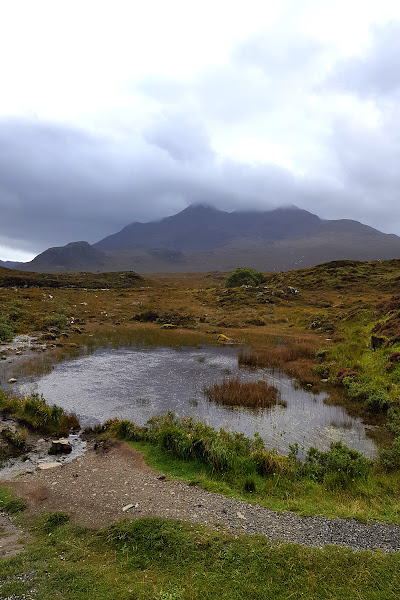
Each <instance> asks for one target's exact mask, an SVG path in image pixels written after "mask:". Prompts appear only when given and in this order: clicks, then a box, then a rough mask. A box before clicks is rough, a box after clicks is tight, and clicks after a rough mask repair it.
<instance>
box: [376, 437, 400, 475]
mask: <svg viewBox="0 0 400 600" xmlns="http://www.w3.org/2000/svg"><path fill="white" fill-rule="evenodd" d="M379 464H380V465H381V467H382V468H383V469H384V470H385V471H394V470H397V469H400V436H398V437H396V438H395V439H394V441H393V444H392V446H391V448H389V449H388V450H381V451H380V452H379Z"/></svg>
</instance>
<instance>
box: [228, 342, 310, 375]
mask: <svg viewBox="0 0 400 600" xmlns="http://www.w3.org/2000/svg"><path fill="white" fill-rule="evenodd" d="M315 351H316V348H315V346H313V345H310V344H306V343H296V342H288V343H287V344H286V345H285V346H278V347H273V346H267V347H264V348H258V349H256V350H253V351H248V350H241V351H240V352H239V357H238V361H239V366H241V367H248V368H254V369H255V368H267V367H269V368H272V369H277V370H279V371H282V372H283V371H284V372H285V373H287V374H288V375H289V376H290V377H294V378H296V379H297V381H298V382H299V383H300V384H301V385H308V384H311V385H315V384H317V383H318V382H319V380H320V378H319V377H318V376H317V375H316V373H315V371H314V365H315Z"/></svg>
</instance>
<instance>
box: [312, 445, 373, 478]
mask: <svg viewBox="0 0 400 600" xmlns="http://www.w3.org/2000/svg"><path fill="white" fill-rule="evenodd" d="M372 464H373V463H372V461H371V460H368V459H367V458H365V457H364V456H363V455H362V454H361V453H360V452H357V451H356V450H352V449H350V448H347V446H344V445H343V444H342V442H334V443H332V444H331V448H330V450H328V451H327V452H321V451H320V450H317V449H316V448H312V447H311V448H310V449H309V450H308V452H307V455H306V460H305V463H304V471H305V473H306V474H308V475H309V476H310V477H312V478H313V479H315V480H316V481H318V482H319V483H325V484H327V485H329V486H330V487H335V486H338V487H347V486H348V485H350V484H351V482H352V481H354V480H355V479H360V478H366V477H367V475H368V473H369V471H370V469H371V467H372Z"/></svg>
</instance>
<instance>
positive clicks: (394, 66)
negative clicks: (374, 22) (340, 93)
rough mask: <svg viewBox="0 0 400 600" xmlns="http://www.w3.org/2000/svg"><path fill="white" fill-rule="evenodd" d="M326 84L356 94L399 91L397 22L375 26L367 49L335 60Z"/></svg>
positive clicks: (399, 27)
mask: <svg viewBox="0 0 400 600" xmlns="http://www.w3.org/2000/svg"><path fill="white" fill-rule="evenodd" d="M328 84H330V85H332V86H333V87H336V88H337V89H342V90H344V91H350V92H353V93H356V94H359V95H360V96H365V95H379V94H391V93H393V92H399V91H400V23H399V22H398V21H392V22H390V23H388V24H387V25H385V26H384V27H379V28H378V27H375V28H374V30H373V32H372V39H371V44H370V45H369V47H368V48H367V50H366V51H365V52H364V53H363V54H362V55H360V56H358V57H352V58H349V59H347V60H342V61H340V62H338V63H337V64H336V67H335V69H334V71H333V73H332V76H331V77H330V79H329V80H328Z"/></svg>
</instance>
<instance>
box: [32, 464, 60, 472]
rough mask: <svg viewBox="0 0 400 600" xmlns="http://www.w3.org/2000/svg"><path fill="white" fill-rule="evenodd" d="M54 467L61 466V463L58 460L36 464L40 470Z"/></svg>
mask: <svg viewBox="0 0 400 600" xmlns="http://www.w3.org/2000/svg"><path fill="white" fill-rule="evenodd" d="M56 467H62V464H61V463H60V462H48V463H41V464H40V465H38V466H37V468H38V469H39V470H40V471H47V469H54V468H56Z"/></svg>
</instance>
